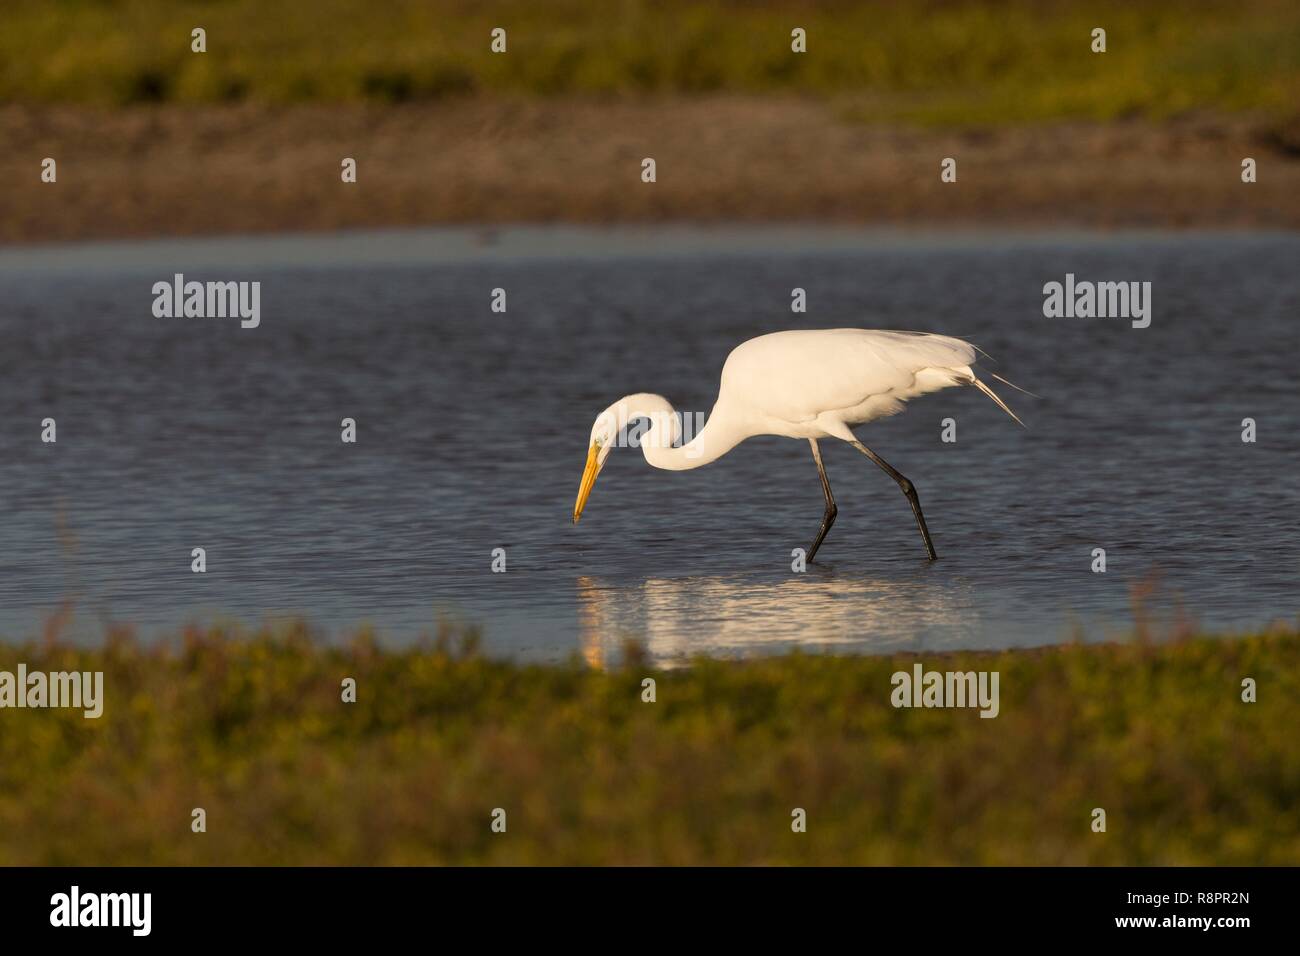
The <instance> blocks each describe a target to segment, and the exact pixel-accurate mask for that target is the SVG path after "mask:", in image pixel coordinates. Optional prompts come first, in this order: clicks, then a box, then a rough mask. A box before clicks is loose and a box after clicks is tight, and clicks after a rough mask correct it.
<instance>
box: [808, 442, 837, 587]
mask: <svg viewBox="0 0 1300 956" xmlns="http://www.w3.org/2000/svg"><path fill="white" fill-rule="evenodd" d="M808 444H809V445H812V453H813V461H815V462H817V474H819V475H821V479H822V493H823V494H825V495H826V513H825V514H824V515H822V527H821V530H820V531H818V532H817V540H816V541H814V542H813V546H812V547H811V548H809V549H808V560H809V562H811V561H812V559H813V558H814V557H816V555H817V549H818V548H820V547H821V546H822V541H823V540H825V538H826V532H828V531H830V530H831V525H833V524H834V523H835V515H836V514H837V513H838V512H839V509H838V508H836V507H835V499H834V498H833V497H832V496H831V483H830V482H829V481H828V480H827V479H826V466H825V465H823V464H822V453H821V449H820V448H818V447H817V439H815V438H809V439H808Z"/></svg>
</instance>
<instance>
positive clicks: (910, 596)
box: [575, 575, 979, 667]
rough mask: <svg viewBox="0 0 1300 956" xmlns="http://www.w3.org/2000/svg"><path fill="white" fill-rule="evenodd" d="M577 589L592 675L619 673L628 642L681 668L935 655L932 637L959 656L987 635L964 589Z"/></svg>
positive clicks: (673, 585) (581, 585)
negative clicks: (713, 659)
mask: <svg viewBox="0 0 1300 956" xmlns="http://www.w3.org/2000/svg"><path fill="white" fill-rule="evenodd" d="M575 586H576V592H577V604H578V628H579V640H580V642H581V649H582V656H583V657H584V658H585V659H586V661H587V663H588V664H590V665H591V666H592V667H605V666H607V665H610V664H613V663H616V662H617V660H618V658H619V655H620V653H621V651H622V649H623V646H624V644H625V643H626V642H628V641H635V642H636V643H637V644H639V645H641V647H642V648H644V650H645V652H646V654H647V656H648V657H649V658H650V659H651V660H652V661H653V662H654V663H655V664H656V665H659V666H672V665H673V664H680V663H683V662H684V661H686V660H687V659H689V658H690V657H692V656H694V655H697V654H704V655H709V656H718V657H741V656H747V655H751V654H757V653H764V652H767V653H779V652H782V651H789V650H793V649H795V648H800V649H803V650H807V651H812V652H821V651H834V652H841V653H863V652H867V653H869V652H873V651H888V650H919V649H923V648H925V647H927V646H930V647H933V646H935V644H934V643H929V644H927V643H926V640H927V635H932V634H936V633H937V635H938V636H939V637H940V640H939V641H938V642H937V643H942V644H943V645H948V646H951V645H956V644H959V643H960V642H961V640H962V639H963V638H964V637H967V636H970V635H974V634H976V633H977V632H978V629H979V620H978V615H977V614H976V613H975V611H974V600H973V595H972V594H971V590H970V587H969V586H968V585H963V584H961V583H957V582H949V583H948V585H947V586H944V587H935V585H934V582H933V581H926V580H922V579H919V578H918V579H915V580H912V579H904V580H871V579H863V578H854V579H852V580H847V579H835V578H830V579H827V578H812V577H800V578H793V577H792V578H790V579H788V580H761V579H754V578H746V577H745V576H743V575H727V576H722V575H713V576H695V577H687V578H647V579H645V580H644V581H642V582H640V583H639V584H637V585H628V584H626V583H624V582H621V581H620V582H618V583H615V582H613V581H610V580H604V579H601V578H598V577H592V576H588V575H582V576H580V577H578V578H577V580H576V582H575Z"/></svg>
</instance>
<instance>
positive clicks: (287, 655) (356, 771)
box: [0, 628, 1300, 865]
mask: <svg viewBox="0 0 1300 956" xmlns="http://www.w3.org/2000/svg"><path fill="white" fill-rule="evenodd" d="M450 643H452V642H451V640H450V638H448V637H446V636H444V638H442V639H441V640H440V642H439V643H438V644H436V645H429V646H426V647H423V648H418V649H404V650H395V649H386V648H383V647H381V646H380V645H378V644H377V643H376V642H375V641H374V640H373V639H372V638H370V637H367V636H362V637H359V638H357V639H356V640H355V641H354V642H353V643H352V644H351V645H349V646H337V645H335V646H323V645H320V644H316V643H313V642H312V641H311V640H310V639H309V635H307V634H306V632H305V631H304V630H302V629H301V628H290V629H288V630H287V631H281V632H279V633H276V634H270V633H260V634H254V635H245V636H241V635H237V634H226V633H222V632H220V631H211V632H207V633H198V632H194V633H190V634H188V635H186V636H185V637H184V638H183V639H180V640H178V641H176V642H174V643H173V644H171V645H170V646H169V647H167V646H164V647H154V648H145V647H142V646H141V645H139V644H138V643H137V642H135V641H133V640H131V639H129V638H126V637H121V636H115V637H111V638H110V639H109V640H107V641H106V642H105V644H104V646H103V647H101V648H97V649H83V648H74V647H69V646H64V645H62V644H59V643H57V642H51V641H47V642H44V643H34V644H31V645H29V646H25V647H16V646H14V645H0V670H8V671H10V672H13V671H15V670H16V668H17V664H18V662H20V661H21V662H25V663H26V664H27V666H28V668H29V669H31V670H46V671H54V670H74V669H76V670H98V669H102V670H103V671H104V672H105V680H104V686H105V695H104V696H105V698H106V704H105V711H104V715H103V716H102V717H101V718H100V719H98V720H86V719H83V718H82V717H81V715H80V712H72V711H67V710H10V709H6V710H0V863H8V864H16V863H32V864H72V863H79V864H129V863H134V864H190V863H216V864H236V863H237V864H291V863H298V864H326V863H345V864H363V863H378V864H417V863H590V864H595V863H675V864H690V863H719V864H739V863H819V864H821V863H867V864H886V863H913V864H915V863H988V864H1022V863H1047V864H1083V863H1090V864H1115V863H1133V864H1190V863H1205V864H1260V863H1269V864H1293V865H1294V864H1296V863H1300V816H1297V814H1296V802H1297V797H1300V735H1297V734H1296V732H1295V728H1296V727H1297V726H1300V667H1297V663H1300V653H1298V652H1300V633H1297V632H1295V631H1289V632H1276V633H1268V634H1258V635H1253V636H1248V637H1241V638H1232V639H1228V638H1218V639H1216V638H1206V637H1197V638H1188V639H1180V640H1177V641H1171V642H1166V643H1159V642H1152V641H1148V640H1135V641H1133V642H1131V643H1126V644H1111V645H1083V644H1080V645H1072V646H1066V647H1060V648H1052V649H1043V650H1030V651H1009V652H1004V653H958V654H949V655H939V654H933V655H925V656H924V657H923V658H913V657H911V656H908V655H898V656H896V657H894V658H892V659H891V658H879V657H860V658H836V657H823V656H806V655H794V656H788V657H781V658H770V659H759V660H753V661H740V662H737V661H730V662H728V661H709V660H700V661H696V662H694V663H692V664H691V665H690V666H689V667H684V668H680V669H673V670H668V671H655V670H654V669H653V668H651V667H649V666H648V665H647V664H645V663H643V662H639V661H637V660H636V656H635V654H634V655H633V656H632V659H631V662H630V663H629V664H627V665H626V666H624V667H623V668H622V669H620V670H618V671H614V672H606V671H600V670H594V669H591V668H588V667H586V666H585V665H583V664H582V663H581V662H579V661H577V660H576V659H575V660H574V661H573V662H572V663H570V664H567V665H564V666H545V667H543V666H518V665H515V664H511V663H506V662H501V661H494V660H489V659H484V658H482V657H480V656H478V655H476V654H475V653H473V651H472V650H465V649H454V648H453V649H449V648H448V645H449V644H450ZM916 660H921V661H922V663H923V664H924V665H925V667H926V668H927V669H931V670H933V669H940V670H968V669H974V670H996V671H999V672H1000V674H1001V679H1000V689H1001V713H1000V715H999V716H998V717H997V718H995V719H991V720H987V719H981V718H980V717H979V716H978V714H977V712H976V711H974V710H933V709H932V710H919V709H918V710H908V709H895V708H894V707H892V706H891V704H890V702H889V696H890V691H891V684H890V676H891V674H892V673H893V672H894V671H896V670H900V669H907V670H910V669H911V666H912V664H913V662H914V661H916ZM645 676H654V677H655V678H656V680H657V682H658V683H657V697H658V699H657V701H656V702H655V703H643V702H642V700H641V681H642V678H643V677H645ZM344 677H353V678H355V679H356V681H357V686H358V699H357V702H356V703H343V702H342V701H341V700H340V684H341V681H342V680H343V678H344ZM1244 677H1252V678H1254V679H1255V680H1256V681H1257V682H1258V695H1259V700H1258V703H1253V704H1249V703H1243V702H1242V700H1241V687H1240V685H1241V680H1242V678H1244ZM194 807H203V808H204V809H205V810H206V811H207V832H206V833H202V834H195V833H192V832H191V830H190V821H191V810H192V808H194ZM495 807H503V808H505V809H506V810H507V812H508V832H507V833H506V834H504V835H500V834H497V835H494V834H492V833H491V832H490V829H489V819H490V815H491V813H492V810H493V808H495ZM793 807H802V808H804V809H805V810H806V811H807V814H808V831H807V833H803V834H795V833H792V832H791V829H790V813H791V808H793ZM1094 807H1103V808H1105V810H1106V812H1107V815H1108V819H1107V823H1108V832H1106V833H1104V834H1101V833H1093V832H1092V831H1091V829H1090V822H1091V812H1092V809H1093V808H1094Z"/></svg>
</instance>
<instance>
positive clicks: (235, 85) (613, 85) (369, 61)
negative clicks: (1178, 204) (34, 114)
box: [0, 0, 1300, 124]
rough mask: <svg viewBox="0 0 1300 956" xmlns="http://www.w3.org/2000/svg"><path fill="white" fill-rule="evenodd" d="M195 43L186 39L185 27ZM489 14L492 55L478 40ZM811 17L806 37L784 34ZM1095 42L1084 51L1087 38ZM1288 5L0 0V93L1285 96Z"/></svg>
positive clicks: (1115, 109) (998, 117)
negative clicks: (1102, 41)
mask: <svg viewBox="0 0 1300 956" xmlns="http://www.w3.org/2000/svg"><path fill="white" fill-rule="evenodd" d="M196 26H202V27H203V28H204V29H206V30H207V36H208V52H207V53H206V54H201V55H200V54H193V53H191V52H190V30H191V29H192V28H193V27H196ZM497 26H500V27H503V28H505V29H506V30H507V31H508V35H509V52H508V53H507V54H505V55H494V54H492V53H491V52H489V32H490V30H491V29H492V28H493V27H497ZM796 26H800V27H803V28H804V29H806V30H807V31H808V51H809V52H808V53H807V54H805V55H794V54H792V53H791V52H790V31H791V29H793V28H794V27H796ZM1097 26H1101V27H1104V28H1105V29H1106V30H1107V33H1108V48H1109V49H1108V52H1107V53H1105V54H1104V55H1096V54H1093V53H1092V52H1091V51H1090V48H1089V45H1090V32H1091V30H1092V28H1093V27H1097ZM1298 91H1300V4H1296V3H1294V2H1293V0H1241V2H1234V3H1226V2H1221V0H1220V2H1213V3H1210V2H1205V0H1154V2H1143V3H1137V4H1135V3H1130V2H1113V0H1101V2H1082V0H984V2H955V0H930V2H915V3H890V2H851V0H799V2H774V0H770V2H740V0H735V2H722V3H699V2H685V0H661V2H651V0H610V2H599V0H548V2H544V3H542V2H537V0H527V2H525V0H502V2H494V3H483V2H477V0H449V2H442V3H437V2H429V0H387V2H385V3H383V4H370V3H359V2H357V0H313V2H312V3H291V2H283V0H282V2H265V0H205V2H194V0H191V2H176V0H6V3H5V4H4V7H3V12H2V13H0V100H9V101H24V102H45V103H49V102H63V103H79V104H95V105H121V104H134V103H148V102H160V101H179V102H227V101H238V100H244V99H251V100H257V101H265V102H275V103H293V102H304V101H330V102H338V101H365V100H374V101H382V102H397V101H405V100H430V99H437V98H439V97H445V96H456V95H464V94H474V93H477V94H505V95H524V96H558V95H584V94H595V95H606V94H663V95H695V94H703V93H712V92H730V93H753V94H772V93H777V92H784V93H792V94H804V95H812V96H818V97H834V98H844V99H845V100H846V102H845V105H844V109H845V112H846V114H848V115H851V116H854V117H859V118H864V119H876V120H909V121H916V122H922V123H935V124H946V123H959V124H960V123H999V122H1023V121H1034V120H1046V119H1056V118H1065V117H1080V118H1092V119H1107V118H1113V117H1117V116H1128V115H1147V116H1153V117H1166V116H1169V115H1173V114H1177V113H1181V112H1184V111H1190V110H1220V111H1242V110H1245V111H1251V112H1258V113H1261V114H1278V115H1280V114H1285V113H1288V112H1289V111H1294V109H1295V105H1296V102H1297V99H1298V97H1297V92H1298Z"/></svg>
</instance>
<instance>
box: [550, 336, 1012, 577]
mask: <svg viewBox="0 0 1300 956" xmlns="http://www.w3.org/2000/svg"><path fill="white" fill-rule="evenodd" d="M975 359H976V349H975V346H973V345H971V344H970V343H968V342H963V341H962V340H961V339H955V338H951V337H949V336H946V335H933V334H931V333H927V332H886V331H879V330H875V329H818V330H815V331H788V332H773V333H770V334H768V335H760V336H758V337H757V338H753V339H750V340H749V341H747V342H742V343H741V344H740V345H738V346H736V348H735V349H733V350H732V352H731V354H730V355H728V356H727V361H726V363H724V364H723V366H722V383H721V385H720V386H719V388H718V400H717V402H715V403H714V406H713V411H712V412H711V413H710V414H709V420H708V423H707V424H706V425H705V426H704V428H702V429H701V430H700V433H699V434H698V435H696V436H695V437H694V438H692V439H691V440H690V441H689V442H687V443H686V444H685V445H680V446H679V445H678V444H677V442H678V439H679V437H680V435H681V426H680V424H679V423H678V420H677V413H676V412H675V411H674V410H673V406H672V405H671V404H670V403H669V402H668V400H667V399H666V398H664V397H663V396H662V395H652V394H649V393H646V392H639V393H637V394H633V395H627V396H625V397H623V398H620V399H619V400H618V401H617V402H615V403H614V404H613V405H610V406H609V408H607V409H605V410H604V411H603V412H601V413H600V415H599V416H598V417H597V418H596V422H595V424H594V425H592V426H591V439H590V447H589V448H588V450H587V466H586V468H585V469H584V470H583V473H582V483H581V484H580V485H579V486H578V500H577V502H576V503H575V504H574V506H573V523H574V524H577V523H578V518H579V517H581V515H582V509H583V508H584V507H585V506H586V504H587V498H588V497H589V496H590V495H591V489H592V486H593V485H594V484H595V483H596V476H597V475H599V474H600V470H601V468H603V467H604V465H605V460H606V459H607V458H608V457H609V453H610V451H612V450H613V448H614V445H615V443H616V442H617V440H618V436H619V435H620V434H621V433H623V430H624V429H626V428H627V426H628V424H629V422H632V421H634V420H637V419H649V420H650V422H651V423H652V424H651V427H650V429H649V431H647V432H645V433H644V434H643V435H642V436H641V449H642V451H643V452H644V453H645V459H646V461H648V462H649V463H650V464H651V465H653V466H654V467H656V468H663V469H666V470H668V471H683V470H685V469H688V468H699V467H700V466H702V465H707V464H708V463H709V462H711V461H714V460H715V459H717V458H720V457H721V456H723V455H725V454H726V453H727V452H729V451H730V450H731V449H732V448H735V447H736V446H737V445H738V444H740V443H741V442H742V441H744V440H745V439H746V438H752V437H753V436H755V435H781V436H783V437H785V438H806V439H807V440H808V444H809V445H810V446H812V455H813V460H814V461H815V462H817V473H818V475H820V476H821V481H822V492H823V493H824V494H825V496H826V511H825V513H824V514H823V516H822V524H821V528H820V530H818V532H817V538H816V539H815V540H814V541H813V544H812V547H811V548H809V549H808V558H807V559H808V560H809V561H812V560H813V558H814V557H815V556H816V554H817V549H818V548H820V547H821V544H822V541H823V540H824V539H825V538H826V533H827V532H828V531H830V530H831V525H832V524H834V523H835V515H836V513H837V511H838V509H837V508H836V507H835V498H834V497H833V496H832V495H831V484H830V481H829V480H827V478H826V467H825V465H823V464H822V455H821V449H820V448H818V446H817V442H818V440H819V439H822V438H838V439H840V440H841V441H846V442H848V443H849V444H850V445H852V446H853V447H854V448H856V449H857V450H858V451H860V452H862V454H864V455H866V456H867V457H868V458H870V459H871V460H872V461H874V462H875V463H876V464H877V465H879V466H880V467H881V468H882V469H884V471H885V473H886V474H888V475H889V477H891V478H893V479H894V481H896V482H897V483H898V487H899V488H901V489H902V491H903V494H904V495H906V496H907V500H908V502H909V503H910V504H911V506H912V513H913V514H914V515H915V516H916V524H917V527H918V528H920V529H921V538H922V540H923V541H924V542H925V549H926V551H927V552H928V553H929V555H930V560H932V561H933V560H934V559H935V558H936V557H937V555H936V554H935V551H934V544H933V542H932V541H931V540H930V531H929V529H928V528H926V526H925V516H924V515H922V514H921V502H920V500H919V499H918V498H917V496H916V489H915V488H913V487H912V483H911V482H910V481H908V480H907V479H906V478H905V477H903V475H901V474H900V473H899V472H898V471H897V470H895V469H894V468H893V467H892V466H891V465H890V464H889V463H888V462H886V461H885V460H884V459H883V458H881V457H880V456H879V455H877V454H876V453H875V452H874V451H872V450H871V449H870V448H868V447H867V446H866V445H864V444H862V443H861V442H860V441H858V440H857V438H856V437H855V436H854V434H853V432H852V431H850V430H849V426H850V425H862V424H864V423H866V422H870V421H874V420H875V419H877V418H884V417H885V416H887V415H894V414H897V413H898V412H901V411H902V410H903V402H905V401H907V400H908V399H910V398H916V397H917V396H918V395H924V394H926V393H927V392H934V391H938V390H939V389H941V388H947V387H948V386H950V385H974V386H975V387H976V388H978V389H979V390H980V391H981V392H983V393H984V394H985V395H987V396H988V397H989V398H991V399H993V401H995V402H997V404H998V407H999V408H1001V409H1002V410H1003V411H1004V412H1006V413H1007V414H1008V415H1010V416H1011V417H1012V418H1013V419H1015V420H1016V422H1017V423H1019V424H1021V425H1022V426H1023V424H1024V423H1023V422H1021V421H1020V419H1019V418H1016V414H1015V412H1013V411H1011V409H1010V408H1008V407H1007V406H1006V403H1005V402H1003V401H1002V399H1000V398H998V396H997V395H995V394H993V391H992V389H990V388H989V387H988V386H987V385H985V384H984V383H983V382H981V381H980V380H979V379H978V378H976V377H975V373H974V372H973V371H971V364H972V363H973V362H974V361H975ZM994 377H995V378H998V376H994ZM999 380H1000V381H1003V382H1006V379H999ZM1007 384H1010V383H1009V382H1007ZM1012 387H1014V386H1012Z"/></svg>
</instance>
